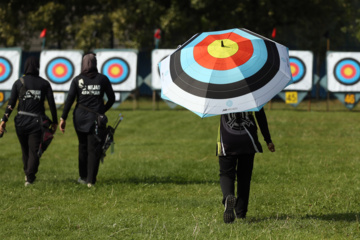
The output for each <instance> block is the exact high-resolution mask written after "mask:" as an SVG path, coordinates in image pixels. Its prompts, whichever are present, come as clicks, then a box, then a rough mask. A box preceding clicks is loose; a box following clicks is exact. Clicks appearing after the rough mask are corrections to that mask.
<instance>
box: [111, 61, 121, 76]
mask: <svg viewBox="0 0 360 240" xmlns="http://www.w3.org/2000/svg"><path fill="white" fill-rule="evenodd" d="M123 73H124V68H123V67H122V66H121V65H120V64H118V63H114V64H112V65H110V66H109V69H108V74H109V76H110V77H112V78H119V77H120V76H121V75H123Z"/></svg>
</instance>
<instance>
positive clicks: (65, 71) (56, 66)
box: [52, 63, 68, 78]
mask: <svg viewBox="0 0 360 240" xmlns="http://www.w3.org/2000/svg"><path fill="white" fill-rule="evenodd" d="M59 68H62V69H63V72H62V73H60V74H59V73H58V72H57V71H56V70H58V69H59ZM67 72H68V68H67V67H66V65H65V64H62V63H58V64H56V65H55V66H54V67H53V69H52V73H53V74H54V76H55V77H58V78H61V77H64V76H65V75H66V74H67Z"/></svg>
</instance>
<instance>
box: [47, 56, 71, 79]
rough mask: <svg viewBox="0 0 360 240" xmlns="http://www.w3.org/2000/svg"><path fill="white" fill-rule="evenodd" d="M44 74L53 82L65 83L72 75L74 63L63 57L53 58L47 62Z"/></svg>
mask: <svg viewBox="0 0 360 240" xmlns="http://www.w3.org/2000/svg"><path fill="white" fill-rule="evenodd" d="M45 74H46V77H47V79H49V81H51V82H53V83H55V84H62V83H66V82H67V81H69V80H71V79H72V77H73V76H74V65H73V64H72V62H71V61H70V60H69V59H67V58H65V57H57V58H53V59H52V60H51V61H49V62H48V64H47V66H46V71H45Z"/></svg>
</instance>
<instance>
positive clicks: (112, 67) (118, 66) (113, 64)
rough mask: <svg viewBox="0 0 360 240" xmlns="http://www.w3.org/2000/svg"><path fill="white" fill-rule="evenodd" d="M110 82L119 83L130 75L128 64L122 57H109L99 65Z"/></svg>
mask: <svg viewBox="0 0 360 240" xmlns="http://www.w3.org/2000/svg"><path fill="white" fill-rule="evenodd" d="M101 72H102V73H103V74H105V75H106V76H107V77H108V78H109V80H110V82H111V83H112V84H120V83H123V82H124V81H126V80H127V79H128V77H129V75H130V68H129V64H128V63H127V62H126V61H125V60H124V59H122V58H110V59H109V60H107V61H105V62H104V63H103V65H102V67H101Z"/></svg>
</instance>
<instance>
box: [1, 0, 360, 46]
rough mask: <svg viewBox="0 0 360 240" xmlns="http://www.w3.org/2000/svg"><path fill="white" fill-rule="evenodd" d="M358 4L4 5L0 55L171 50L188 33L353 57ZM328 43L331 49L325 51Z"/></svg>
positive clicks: (100, 0) (107, 0)
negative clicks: (34, 44) (35, 49)
mask: <svg viewBox="0 0 360 240" xmlns="http://www.w3.org/2000/svg"><path fill="white" fill-rule="evenodd" d="M359 2H360V1H358V0H301V1H299V0H287V1H283V0H222V1H218V0H216V1H215V0H61V1H60V0H58V1H45V0H38V1H23V0H7V1H1V3H0V47H14V46H17V47H22V48H23V49H24V50H31V41H29V40H30V39H34V38H36V37H38V36H39V34H40V32H41V31H42V30H43V29H44V28H46V29H47V32H46V48H56V49H82V50H83V51H85V52H87V51H91V50H92V49H95V48H114V47H115V48H134V49H139V50H151V49H153V48H154V33H155V30H156V29H160V30H161V39H160V45H159V47H160V48H176V47H177V46H178V45H179V44H182V43H183V42H185V41H186V40H187V39H189V38H190V37H191V36H193V35H194V34H195V33H198V32H203V31H215V30H225V29H228V28H236V27H239V28H247V29H249V30H251V31H253V32H256V33H258V34H261V35H263V36H265V37H268V38H272V33H275V31H276V35H275V37H274V40H275V41H277V42H279V43H281V44H283V45H285V46H287V47H289V48H290V49H294V50H295V49H304V50H312V51H314V52H316V53H324V52H325V51H326V50H327V49H332V50H350V51H351V50H354V49H359V46H360V44H359V40H360V25H359V21H360V14H359V9H360V3H359ZM329 43H330V44H329Z"/></svg>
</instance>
